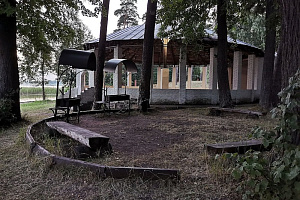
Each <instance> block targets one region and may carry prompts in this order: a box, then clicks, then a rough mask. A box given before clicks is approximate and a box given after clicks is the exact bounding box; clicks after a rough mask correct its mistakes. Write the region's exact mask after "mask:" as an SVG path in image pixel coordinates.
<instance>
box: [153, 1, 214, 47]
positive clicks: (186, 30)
mask: <svg viewBox="0 0 300 200" xmlns="http://www.w3.org/2000/svg"><path fill="white" fill-rule="evenodd" d="M160 5H161V6H160V7H161V8H160V9H159V10H158V21H159V22H160V23H161V30H160V36H161V37H168V38H171V39H173V38H176V39H178V38H184V40H185V42H186V43H190V42H193V41H195V40H199V39H200V38H202V37H203V36H204V29H205V28H207V24H206V22H208V20H209V19H210V8H213V7H214V6H215V4H214V3H213V2H212V1H200V0H196V1H190V0H189V1H182V0H176V1H173V0H162V1H161V2H160Z"/></svg>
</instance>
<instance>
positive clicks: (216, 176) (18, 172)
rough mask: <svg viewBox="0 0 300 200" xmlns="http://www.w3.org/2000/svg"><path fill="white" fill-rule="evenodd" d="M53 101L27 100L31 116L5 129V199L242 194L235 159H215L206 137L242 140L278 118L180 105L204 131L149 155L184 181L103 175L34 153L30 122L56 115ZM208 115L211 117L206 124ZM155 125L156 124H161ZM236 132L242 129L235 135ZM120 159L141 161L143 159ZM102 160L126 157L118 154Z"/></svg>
mask: <svg viewBox="0 0 300 200" xmlns="http://www.w3.org/2000/svg"><path fill="white" fill-rule="evenodd" d="M53 105H54V103H53V102H49V101H47V102H34V103H27V104H22V105H21V109H22V114H23V116H25V118H26V119H27V120H26V121H23V122H20V123H18V124H15V125H13V126H12V127H10V128H8V129H3V130H1V131H0V143H1V145H0V158H1V159H0V174H1V176H0V199H3V200H4V199H5V200H10V199H64V200H66V199H149V200H150V199H214V200H217V199H240V198H239V196H238V195H237V196H236V195H235V189H234V188H235V187H236V186H237V185H238V183H236V182H235V181H234V180H232V178H231V177H230V174H229V171H228V168H229V167H230V166H231V163H230V162H228V161H226V160H224V159H222V157H221V158H220V159H218V160H215V159H214V156H210V155H208V154H207V153H206V152H205V151H203V142H204V140H203V139H205V142H213V141H222V140H225V139H236V140H238V139H240V138H246V137H247V135H246V133H247V130H250V129H251V127H253V126H254V125H264V126H270V124H271V123H272V121H271V120H269V119H268V118H266V119H261V120H254V119H242V118H237V117H236V116H228V117H211V116H209V117H208V116H206V112H205V109H198V110H195V109H193V110H194V111H193V110H190V109H186V110H180V112H181V114H182V115H181V117H182V118H185V117H186V116H189V121H194V122H196V124H199V125H198V126H195V127H191V129H190V130H199V127H200V126H201V125H202V129H200V132H199V133H201V134H202V135H199V134H198V135H193V134H191V135H189V137H188V138H187V142H186V143H183V144H175V145H174V146H173V147H172V148H170V149H168V150H166V151H164V152H161V153H160V154H156V155H154V156H153V157H151V158H148V159H152V160H154V162H156V163H157V164H158V165H161V166H166V167H170V168H179V169H180V171H181V174H182V179H181V181H179V182H177V183H174V182H170V181H144V180H141V179H125V180H114V179H111V178H108V179H104V180H101V179H99V178H97V177H96V176H95V175H94V174H92V173H89V172H87V171H85V170H83V169H80V168H79V169H78V168H73V167H67V168H56V167H54V168H52V167H50V164H49V162H48V160H47V158H39V157H36V156H30V155H29V154H28V149H27V147H26V145H25V143H24V134H25V132H26V129H27V126H28V125H29V124H30V123H33V122H36V121H38V120H41V119H43V118H45V117H47V116H51V115H52V113H51V111H49V110H48V108H49V107H52V106H53ZM184 111H186V113H185V112H184ZM171 112H173V111H171ZM152 115H153V114H149V115H147V116H149V117H150V116H152ZM161 117H162V118H164V117H165V116H163V115H162V116H161ZM165 118H166V117H165ZM170 120H171V119H170ZM202 120H207V121H205V122H209V123H207V124H203V121H202ZM233 120H235V121H236V122H237V123H238V124H239V126H238V129H239V130H238V129H236V127H233V126H232V121H233ZM204 125H205V126H204ZM151 126H153V127H156V125H155V124H152V125H151ZM157 128H160V129H162V130H164V131H170V130H172V131H176V126H174V125H173V124H172V123H171V121H170V123H169V124H166V125H165V126H160V127H157ZM217 129H219V130H222V131H224V134H222V133H221V132H219V133H217V132H216V130H217ZM172 131H170V132H172ZM226 131H229V132H226ZM234 132H237V133H239V134H240V135H235V134H234ZM48 142H49V144H48V145H53V143H51V142H53V141H48ZM105 159H106V160H105ZM118 159H119V160H120V159H121V160H123V159H124V162H132V163H133V164H136V163H138V160H136V161H134V160H131V161H128V160H125V159H126V158H122V157H119V158H118ZM139 159H142V158H139ZM146 159H147V158H146ZM168 160H169V161H172V162H169V161H168ZM99 162H102V164H104V163H120V161H118V160H116V158H115V157H114V156H113V157H111V158H109V157H106V158H104V159H102V160H100V161H99ZM135 162H136V163H135ZM120 164H122V163H120Z"/></svg>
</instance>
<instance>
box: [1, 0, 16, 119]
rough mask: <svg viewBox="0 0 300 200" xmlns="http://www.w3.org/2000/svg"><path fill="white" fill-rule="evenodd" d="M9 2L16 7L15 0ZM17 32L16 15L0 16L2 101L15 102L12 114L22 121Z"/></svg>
mask: <svg viewBox="0 0 300 200" xmlns="http://www.w3.org/2000/svg"><path fill="white" fill-rule="evenodd" d="M8 2H9V4H10V5H11V6H12V7H16V1H15V0H9V1H8ZM16 32H17V28H16V15H15V14H14V15H11V16H7V15H6V14H0V99H2V98H9V99H11V100H12V101H13V104H12V106H13V107H12V114H13V115H14V116H15V118H16V119H17V120H20V119H21V113H20V95H19V92H20V82H19V71H18V63H17V45H16Z"/></svg>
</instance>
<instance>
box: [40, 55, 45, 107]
mask: <svg viewBox="0 0 300 200" xmlns="http://www.w3.org/2000/svg"><path fill="white" fill-rule="evenodd" d="M42 59H43V60H42V66H41V72H42V81H41V82H42V95H43V101H45V100H46V94H45V58H44V56H42Z"/></svg>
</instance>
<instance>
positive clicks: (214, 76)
mask: <svg viewBox="0 0 300 200" xmlns="http://www.w3.org/2000/svg"><path fill="white" fill-rule="evenodd" d="M216 55H217V48H210V64H209V89H211V90H213V91H216V90H217V82H218V73H217V58H216Z"/></svg>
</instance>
